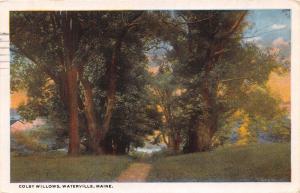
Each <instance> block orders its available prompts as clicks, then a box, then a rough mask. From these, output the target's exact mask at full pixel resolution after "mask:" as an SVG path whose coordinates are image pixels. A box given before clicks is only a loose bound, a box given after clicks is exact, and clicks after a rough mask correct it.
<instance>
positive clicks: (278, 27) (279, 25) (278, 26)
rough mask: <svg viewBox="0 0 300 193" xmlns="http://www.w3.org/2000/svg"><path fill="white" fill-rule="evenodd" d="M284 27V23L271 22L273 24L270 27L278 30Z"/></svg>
mask: <svg viewBox="0 0 300 193" xmlns="http://www.w3.org/2000/svg"><path fill="white" fill-rule="evenodd" d="M286 27H287V26H286V25H284V24H273V25H272V26H271V29H275V30H278V29H284V28H286Z"/></svg>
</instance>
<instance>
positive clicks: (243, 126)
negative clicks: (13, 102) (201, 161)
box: [10, 10, 290, 156]
mask: <svg viewBox="0 0 300 193" xmlns="http://www.w3.org/2000/svg"><path fill="white" fill-rule="evenodd" d="M248 14H249V11H246V10H236V11H235V10H231V11H230V10H207V11H193V10H189V11H180V10H174V11H13V12H10V41H11V44H10V51H11V92H14V91H18V90H22V89H23V90H24V89H25V90H26V91H27V98H28V101H27V102H26V103H24V104H22V105H21V106H20V107H19V108H18V109H17V110H18V113H19V114H20V115H21V117H22V118H23V119H25V120H34V119H36V118H37V117H47V120H49V121H51V122H52V123H53V125H54V128H55V132H56V135H57V138H58V139H67V140H68V155H70V156H77V155H81V154H94V155H99V156H102V155H106V154H114V155H121V154H128V153H129V152H130V150H131V148H132V147H139V146H143V145H144V143H145V139H146V138H149V136H152V137H151V143H153V144H158V143H164V144H165V145H166V147H167V149H168V151H170V152H173V153H174V154H181V153H195V152H207V151H211V150H212V149H214V148H216V147H218V146H222V145H224V144H226V143H229V142H230V141H232V140H233V139H232V138H233V136H232V130H233V129H237V128H239V132H240V133H239V136H238V137H239V139H238V140H237V141H236V143H237V144H241V145H243V144H250V143H257V141H258V137H259V136H260V135H261V134H262V133H263V134H265V135H267V136H268V137H270V138H271V140H272V141H273V142H289V141H290V115H289V111H288V110H287V109H285V108H283V107H282V105H281V104H282V101H281V99H280V98H279V97H277V96H275V95H273V94H272V93H271V92H270V90H269V87H268V86H267V82H268V81H269V77H270V74H271V73H274V72H276V73H278V74H280V73H281V74H282V73H285V72H288V71H289V70H290V64H289V62H288V61H286V60H284V59H283V58H282V57H281V56H280V53H278V52H274V51H272V49H271V48H262V47H259V46H258V45H257V44H255V43H253V42H250V41H245V39H246V38H249V37H245V35H244V32H245V31H246V30H247V29H248V28H250V27H251V25H250V23H249V22H248V20H247V19H246V18H247V16H248ZM82 145H83V146H85V147H86V148H85V151H81V149H80V147H81V146H82Z"/></svg>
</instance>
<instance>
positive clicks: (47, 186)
mask: <svg viewBox="0 0 300 193" xmlns="http://www.w3.org/2000/svg"><path fill="white" fill-rule="evenodd" d="M19 188H113V186H112V185H111V184H34V185H33V184H26V185H22V184H20V185H19Z"/></svg>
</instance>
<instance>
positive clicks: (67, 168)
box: [11, 155, 130, 182]
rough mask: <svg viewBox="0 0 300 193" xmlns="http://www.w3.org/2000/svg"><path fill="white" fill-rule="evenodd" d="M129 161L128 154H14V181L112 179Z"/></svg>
mask: <svg viewBox="0 0 300 193" xmlns="http://www.w3.org/2000/svg"><path fill="white" fill-rule="evenodd" d="M129 164H130V161H129V159H128V157H126V156H80V157H67V156H58V155H51V156H41V155H35V156H23V157H21V156H12V157H11V182H108V181H114V180H115V178H116V177H117V176H119V174H120V173H121V172H122V171H123V170H125V169H126V168H127V167H128V166H129Z"/></svg>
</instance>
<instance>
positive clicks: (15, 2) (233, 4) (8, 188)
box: [0, 0, 300, 193]
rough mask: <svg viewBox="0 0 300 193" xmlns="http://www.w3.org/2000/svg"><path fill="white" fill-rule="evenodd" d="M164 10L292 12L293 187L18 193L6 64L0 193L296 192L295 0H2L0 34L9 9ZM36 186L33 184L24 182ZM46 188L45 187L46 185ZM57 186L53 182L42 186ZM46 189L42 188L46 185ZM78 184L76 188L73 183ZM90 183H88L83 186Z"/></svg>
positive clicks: (298, 22)
mask: <svg viewBox="0 0 300 193" xmlns="http://www.w3.org/2000/svg"><path fill="white" fill-rule="evenodd" d="M66 9H68V10H132V9H134V10H149V9H150V10H167V9H181V10H184V9H201V10H203V9H291V10H292V15H291V17H292V39H291V42H292V43H291V46H292V55H291V57H292V63H291V105H292V109H291V117H292V143H291V144H292V148H291V150H292V152H291V153H292V182H291V183H273V182H268V183H262V182H253V183H111V184H113V186H114V188H113V189H63V190H62V189H60V190H59V189H19V188H18V185H19V184H18V183H12V184H11V183H10V172H9V170H10V169H9V168H10V164H9V163H10V157H9V143H10V142H9V137H8V136H9V135H10V132H9V107H10V98H9V63H7V64H3V63H0V143H1V148H0V158H1V159H0V193H2V192H12V193H15V192H28V193H30V192H45V193H47V192H57V191H60V192H70V193H76V192H122V193H123V192H134V193H143V192H145V193H170V192H174V193H175V192H176V193H177V192H178V193H199V192H212V193H219V192H225V193H238V192H242V193H254V192H257V193H271V192H272V193H300V152H299V150H300V149H299V141H300V131H299V129H300V128H299V126H300V108H299V107H300V58H299V54H300V53H299V52H300V3H299V1H298V2H297V0H265V1H262V0H230V1H228V0H227V1H226V0H114V1H112V0H98V1H96V0H81V1H80V0H72V1H71V0H65V1H63V0H52V1H50V0H44V1H40V0H27V1H24V0H23V1H21V0H10V1H5V0H4V1H3V0H0V33H1V32H5V33H8V32H9V27H8V24H9V11H10V10H66ZM28 184H34V183H28ZM44 184H45V183H44ZM46 184H48V185H49V184H56V183H46ZM46 184H45V185H46ZM76 184H80V183H76ZM81 184H89V183H81Z"/></svg>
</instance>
